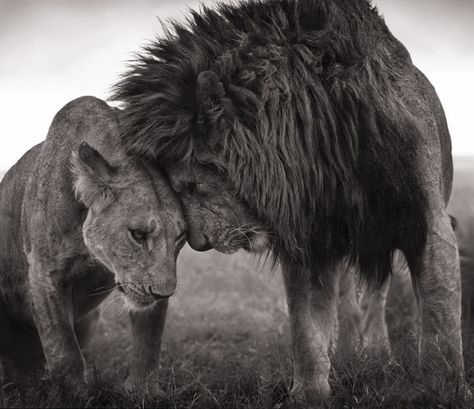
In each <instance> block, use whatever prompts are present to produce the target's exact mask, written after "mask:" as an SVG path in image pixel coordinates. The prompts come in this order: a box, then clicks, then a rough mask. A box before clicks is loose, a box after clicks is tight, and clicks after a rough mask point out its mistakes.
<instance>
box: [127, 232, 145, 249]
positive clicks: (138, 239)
mask: <svg viewBox="0 0 474 409" xmlns="http://www.w3.org/2000/svg"><path fill="white" fill-rule="evenodd" d="M128 237H129V239H130V241H131V242H132V243H133V244H137V245H139V246H142V245H143V243H144V242H146V238H147V233H146V232H145V231H143V230H139V229H129V230H128Z"/></svg>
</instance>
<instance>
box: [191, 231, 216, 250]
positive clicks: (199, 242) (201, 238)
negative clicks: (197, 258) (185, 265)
mask: <svg viewBox="0 0 474 409" xmlns="http://www.w3.org/2000/svg"><path fill="white" fill-rule="evenodd" d="M188 243H189V245H190V246H191V248H192V249H193V250H196V251H207V250H210V249H212V244H211V240H210V239H209V237H208V236H207V235H205V234H194V232H192V231H191V232H188Z"/></svg>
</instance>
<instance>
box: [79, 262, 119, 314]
mask: <svg viewBox="0 0 474 409" xmlns="http://www.w3.org/2000/svg"><path fill="white" fill-rule="evenodd" d="M114 286H115V280H114V274H113V273H111V272H109V271H108V270H106V269H105V268H103V267H99V266H98V267H97V269H93V270H91V271H90V272H87V273H86V274H85V275H84V276H82V277H81V278H80V279H79V280H78V281H77V282H76V283H74V285H73V288H72V299H73V308H74V321H77V320H79V319H81V318H82V317H84V316H85V315H86V314H87V313H89V312H90V311H92V310H93V309H94V308H96V307H97V306H98V305H99V304H100V303H101V302H102V301H104V299H105V298H107V296H108V295H109V294H110V293H111V290H112V288H114Z"/></svg>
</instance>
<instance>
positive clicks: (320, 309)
mask: <svg viewBox="0 0 474 409" xmlns="http://www.w3.org/2000/svg"><path fill="white" fill-rule="evenodd" d="M310 274H311V273H310V272H308V271H304V270H296V269H295V268H292V269H290V268H289V267H288V266H283V276H284V280H285V288H286V292H287V301H288V313H289V318H290V327H291V338H292V344H293V358H294V369H293V372H294V375H293V376H294V377H293V389H292V391H291V395H292V397H293V398H294V399H295V400H296V401H298V402H299V403H304V404H305V405H310V407H313V406H314V405H316V404H317V403H318V402H320V401H322V400H324V399H326V398H327V397H328V396H329V393H330V388H329V372H330V369H331V363H330V359H329V356H330V349H331V347H332V345H331V344H332V343H333V342H334V340H335V336H336V334H335V328H336V325H337V301H338V294H337V292H338V289H337V287H338V285H337V284H338V274H337V273H334V275H333V276H331V275H330V274H328V275H327V276H326V277H324V283H315V282H314V281H316V280H311V277H310Z"/></svg>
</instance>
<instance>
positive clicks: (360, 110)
mask: <svg viewBox="0 0 474 409" xmlns="http://www.w3.org/2000/svg"><path fill="white" fill-rule="evenodd" d="M412 69H413V68H412V65H411V61H410V57H409V55H408V53H407V51H406V50H405V48H404V47H403V46H402V45H401V44H400V43H399V42H398V41H397V40H396V39H395V38H393V37H392V35H391V34H390V32H389V31H388V29H387V27H386V26H385V23H384V21H383V19H382V18H381V17H380V16H379V15H378V13H377V10H376V9H375V8H374V7H372V6H371V5H370V3H369V2H367V1H364V0H361V1H352V0H299V1H296V0H268V1H250V2H247V3H238V4H233V5H220V6H217V8H216V9H210V8H206V7H203V8H202V11H201V13H197V12H191V14H190V17H189V20H188V23H187V24H186V25H182V24H178V23H173V24H172V28H171V29H169V31H168V32H167V34H166V37H165V38H162V39H157V40H156V41H155V42H153V43H152V44H151V45H149V46H148V47H146V48H145V50H144V52H143V53H142V54H141V55H140V56H139V57H138V59H137V60H136V61H135V62H133V63H132V65H131V69H130V71H129V72H128V73H126V74H125V75H124V77H123V79H122V80H121V82H119V83H118V84H117V86H116V88H115V95H114V98H115V99H116V100H119V101H122V102H123V104H124V109H125V112H124V119H123V123H122V126H123V135H122V142H123V144H125V146H126V147H127V148H128V149H129V150H130V151H132V152H134V153H135V154H138V155H145V156H147V157H153V158H156V159H157V160H158V161H159V162H162V163H167V162H168V163H169V162H175V161H183V160H186V161H189V162H198V163H203V164H212V165H214V166H215V167H217V168H218V169H220V171H222V172H223V173H224V174H225V175H226V176H227V178H228V179H229V180H230V181H231V182H232V183H233V185H234V186H235V189H236V192H237V194H238V195H239V196H240V197H241V198H243V199H244V200H245V201H246V202H248V204H249V205H250V207H251V209H252V210H253V211H254V212H255V213H256V214H257V215H258V216H259V217H260V219H261V220H262V221H263V222H264V223H266V224H268V225H269V226H271V227H272V228H273V229H274V230H275V232H276V234H277V235H278V237H279V239H278V240H276V241H275V243H274V249H273V250H274V251H275V252H276V254H279V255H281V256H282V257H285V258H290V259H291V260H292V262H300V263H302V264H304V265H306V266H307V267H308V268H312V269H313V270H314V271H315V272H317V273H318V274H319V273H322V272H324V271H326V270H327V269H328V268H329V267H331V266H332V265H333V264H334V263H335V262H336V261H337V260H339V259H340V258H341V257H344V256H349V257H350V260H351V261H352V262H353V263H357V264H358V265H359V267H360V269H361V272H362V274H363V275H364V276H365V277H367V278H368V279H370V280H371V281H372V282H381V281H383V280H384V279H385V278H386V276H387V274H388V273H389V272H390V271H391V254H392V252H393V251H394V249H395V248H400V249H402V250H403V251H404V252H405V254H407V255H408V256H410V257H416V256H419V255H420V254H421V252H422V249H423V248H424V243H425V237H426V232H427V221H426V209H427V202H426V198H425V193H424V191H423V189H422V187H421V182H420V180H419V174H420V171H419V169H418V168H417V162H418V161H417V157H416V153H417V151H418V143H419V141H420V140H421V136H420V130H419V128H418V125H417V122H416V119H415V118H413V117H412V116H411V115H410V114H409V112H408V110H407V109H406V107H405V104H404V101H403V98H402V92H401V91H400V90H401V88H403V87H404V86H406V84H405V83H406V82H408V80H406V78H407V77H408V74H409V73H410V72H411V70H412ZM203 71H213V72H215V73H216V74H217V76H218V77H219V79H220V81H221V82H222V85H223V94H222V95H220V96H219V98H218V99H217V100H216V101H213V103H214V106H213V110H212V115H209V116H208V117H207V118H203V116H202V112H201V110H202V108H201V101H199V100H198V98H197V97H196V95H197V94H196V81H197V77H198V75H199V74H200V73H201V72H203Z"/></svg>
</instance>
